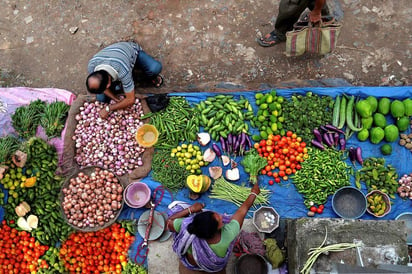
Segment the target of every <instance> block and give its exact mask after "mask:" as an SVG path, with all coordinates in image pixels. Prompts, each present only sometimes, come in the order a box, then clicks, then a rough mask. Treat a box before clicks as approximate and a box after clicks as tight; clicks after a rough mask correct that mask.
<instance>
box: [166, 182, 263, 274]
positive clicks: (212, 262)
mask: <svg viewBox="0 0 412 274" xmlns="http://www.w3.org/2000/svg"><path fill="white" fill-rule="evenodd" d="M259 193H260V189H259V185H258V184H255V185H254V186H253V188H252V189H251V192H250V194H249V196H248V198H247V199H246V201H244V202H243V204H242V205H241V206H240V207H239V209H238V210H237V211H236V212H235V213H234V214H233V216H232V217H231V218H230V217H229V216H227V215H220V214H218V213H216V212H213V211H202V209H203V207H204V204H201V203H195V204H193V205H191V206H182V205H181V204H177V205H175V206H174V207H172V208H170V213H169V216H170V217H169V218H168V220H167V227H168V229H169V230H170V231H172V232H174V242H173V251H174V252H176V254H177V255H178V257H179V259H180V264H179V273H204V272H209V273H226V271H225V268H226V264H227V263H228V260H229V256H230V254H231V252H232V248H233V245H234V243H235V241H236V238H237V236H238V235H239V232H240V228H241V227H242V224H243V220H244V219H245V216H246V214H247V212H248V210H249V209H250V207H251V206H252V205H253V202H254V201H255V199H256V196H257V195H259Z"/></svg>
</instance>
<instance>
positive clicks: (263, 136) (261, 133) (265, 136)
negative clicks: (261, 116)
mask: <svg viewBox="0 0 412 274" xmlns="http://www.w3.org/2000/svg"><path fill="white" fill-rule="evenodd" d="M260 137H262V139H267V138H268V134H267V133H266V131H263V130H261V131H260Z"/></svg>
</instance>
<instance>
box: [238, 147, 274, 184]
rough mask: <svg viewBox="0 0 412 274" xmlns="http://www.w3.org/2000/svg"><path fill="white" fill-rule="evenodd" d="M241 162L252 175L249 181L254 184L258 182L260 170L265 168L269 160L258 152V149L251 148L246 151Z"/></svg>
mask: <svg viewBox="0 0 412 274" xmlns="http://www.w3.org/2000/svg"><path fill="white" fill-rule="evenodd" d="M241 164H242V166H243V168H244V169H245V172H246V173H248V174H249V176H250V178H249V181H250V182H251V183H252V184H256V183H257V176H258V173H259V171H260V170H261V169H262V168H264V167H265V166H266V165H267V164H268V162H267V160H266V159H265V158H263V157H261V156H260V155H259V154H258V152H257V151H256V149H251V150H249V151H248V152H246V154H245V156H244V157H243V160H242V162H241Z"/></svg>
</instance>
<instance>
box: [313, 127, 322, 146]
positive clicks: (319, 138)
mask: <svg viewBox="0 0 412 274" xmlns="http://www.w3.org/2000/svg"><path fill="white" fill-rule="evenodd" d="M313 135H314V136H315V139H316V141H318V142H319V143H322V134H321V133H320V131H319V129H317V128H315V129H314V130H313Z"/></svg>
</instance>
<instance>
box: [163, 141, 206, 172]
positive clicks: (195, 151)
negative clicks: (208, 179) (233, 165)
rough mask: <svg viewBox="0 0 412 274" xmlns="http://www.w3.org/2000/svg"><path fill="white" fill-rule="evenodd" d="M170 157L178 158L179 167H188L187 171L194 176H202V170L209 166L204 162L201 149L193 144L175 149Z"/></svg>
mask: <svg viewBox="0 0 412 274" xmlns="http://www.w3.org/2000/svg"><path fill="white" fill-rule="evenodd" d="M170 156H172V157H177V160H178V161H179V165H180V166H184V167H186V170H188V171H190V173H192V174H202V170H201V169H200V168H201V167H202V166H206V165H207V164H209V163H207V162H205V161H203V153H202V151H201V149H200V147H199V146H197V145H193V144H181V145H179V146H177V147H176V148H173V149H172V152H171V154H170Z"/></svg>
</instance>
